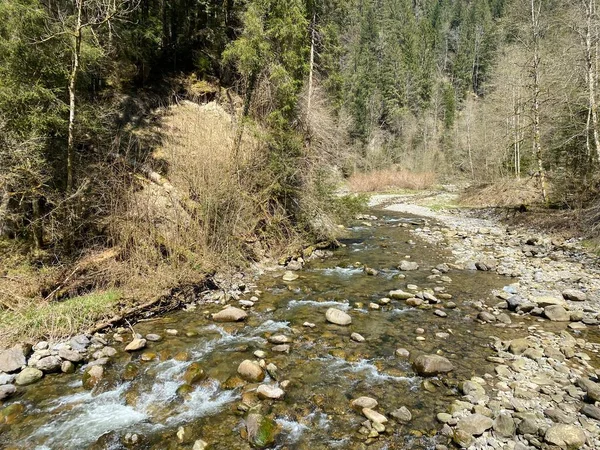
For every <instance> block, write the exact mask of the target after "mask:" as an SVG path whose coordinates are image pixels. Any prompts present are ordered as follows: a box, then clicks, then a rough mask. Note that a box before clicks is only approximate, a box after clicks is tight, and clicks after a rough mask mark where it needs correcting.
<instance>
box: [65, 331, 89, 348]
mask: <svg viewBox="0 0 600 450" xmlns="http://www.w3.org/2000/svg"><path fill="white" fill-rule="evenodd" d="M69 345H70V346H71V348H72V349H73V350H75V351H77V352H84V351H86V350H87V348H88V346H89V345H90V340H89V339H88V337H87V336H86V335H85V334H78V335H77V336H73V337H72V338H71V339H70V340H69Z"/></svg>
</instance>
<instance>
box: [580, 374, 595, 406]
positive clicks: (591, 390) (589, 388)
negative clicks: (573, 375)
mask: <svg viewBox="0 0 600 450" xmlns="http://www.w3.org/2000/svg"><path fill="white" fill-rule="evenodd" d="M577 385H578V386H579V387H580V388H581V389H583V390H584V391H585V392H586V394H587V396H588V398H589V399H590V400H592V401H594V402H600V384H598V383H595V382H593V381H592V380H589V379H587V378H579V379H578V380H577Z"/></svg>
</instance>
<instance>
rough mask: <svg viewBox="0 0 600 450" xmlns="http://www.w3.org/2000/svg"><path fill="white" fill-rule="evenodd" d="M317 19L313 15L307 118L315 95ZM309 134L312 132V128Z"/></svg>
mask: <svg viewBox="0 0 600 450" xmlns="http://www.w3.org/2000/svg"><path fill="white" fill-rule="evenodd" d="M315 20H316V16H313V20H312V24H311V35H310V62H309V70H308V100H307V104H306V116H307V119H308V118H309V117H310V108H311V102H312V95H313V76H314V68H315ZM309 123H310V120H307V124H309ZM308 131H309V134H310V130H308Z"/></svg>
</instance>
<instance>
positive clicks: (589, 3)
mask: <svg viewBox="0 0 600 450" xmlns="http://www.w3.org/2000/svg"><path fill="white" fill-rule="evenodd" d="M584 1H585V2H584V7H585V11H586V29H585V63H586V78H587V82H588V96H589V100H588V119H587V124H586V128H587V129H586V132H587V133H586V137H587V139H588V154H591V151H590V148H589V147H590V145H589V139H590V134H592V135H593V137H594V149H595V151H596V156H597V158H598V162H600V137H599V136H598V106H597V103H596V88H597V86H598V77H597V68H596V67H595V62H596V61H595V49H594V47H595V44H596V41H597V39H598V38H597V36H596V32H595V26H594V25H595V24H594V18H595V15H596V0H584ZM590 122H591V123H590ZM590 128H591V130H590ZM590 131H591V133H590Z"/></svg>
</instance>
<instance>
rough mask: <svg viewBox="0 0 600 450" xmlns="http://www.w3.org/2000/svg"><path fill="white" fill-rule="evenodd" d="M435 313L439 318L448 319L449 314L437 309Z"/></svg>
mask: <svg viewBox="0 0 600 450" xmlns="http://www.w3.org/2000/svg"><path fill="white" fill-rule="evenodd" d="M433 313H434V314H435V315H436V316H438V317H448V314H446V313H445V312H444V311H442V310H441V309H436V310H435V311H434V312H433Z"/></svg>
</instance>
